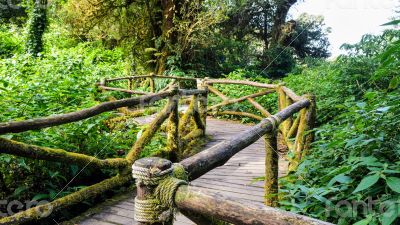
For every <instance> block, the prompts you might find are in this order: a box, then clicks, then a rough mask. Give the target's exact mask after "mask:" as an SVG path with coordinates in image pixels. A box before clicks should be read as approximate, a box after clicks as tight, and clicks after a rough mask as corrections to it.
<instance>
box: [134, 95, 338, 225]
mask: <svg viewBox="0 0 400 225" xmlns="http://www.w3.org/2000/svg"><path fill="white" fill-rule="evenodd" d="M310 106H311V101H310V100H308V99H301V100H299V101H297V102H295V103H293V104H292V105H290V106H288V107H286V108H285V109H282V110H281V111H280V112H278V113H277V114H275V115H272V116H270V117H268V118H266V119H263V120H261V122H260V123H259V124H257V125H255V126H253V127H252V128H250V129H248V130H246V131H244V132H242V133H239V134H237V135H236V136H235V137H232V138H231V139H229V140H226V141H224V142H222V143H219V144H217V145H215V146H213V147H211V148H209V149H207V150H204V151H202V152H200V153H198V154H196V155H194V156H192V157H189V158H187V159H184V160H183V161H181V162H180V163H177V164H172V163H171V162H170V161H169V160H166V159H162V158H143V159H139V160H137V161H136V162H135V163H134V165H133V166H132V174H133V177H134V178H135V179H136V186H137V193H136V198H135V215H134V217H135V220H136V221H137V224H140V225H150V224H153V225H154V224H156V225H159V224H167V225H169V224H173V219H174V212H175V211H176V210H179V211H180V212H181V213H182V214H184V215H185V216H186V217H188V218H189V219H191V220H192V221H193V222H195V223H196V224H201V225H203V224H216V223H215V222H216V220H220V221H223V222H228V223H232V224H249V225H250V224H282V225H283V224H291V225H306V224H307V225H310V224H311V225H328V224H330V223H326V222H323V221H319V220H316V219H312V218H309V217H305V216H301V215H297V214H294V213H290V212H286V211H283V210H280V209H277V208H272V207H270V206H265V205H263V204H257V203H251V202H249V201H243V200H240V199H237V198H232V197H227V196H224V195H223V194H215V193H212V192H208V191H205V190H203V189H199V188H196V187H193V186H191V185H189V184H188V182H190V181H192V180H195V179H197V178H198V177H200V176H202V175H204V174H205V173H207V172H208V171H211V170H212V169H214V168H216V167H218V166H221V165H223V164H224V163H226V162H227V161H228V160H229V159H230V158H231V157H232V156H234V155H235V154H236V153H238V152H240V151H241V150H243V149H244V148H246V147H247V146H249V145H251V144H253V143H254V142H255V141H256V140H258V139H259V138H260V137H261V136H265V138H266V140H271V141H270V143H269V147H267V155H268V152H270V150H271V149H273V148H276V131H277V129H278V127H279V125H280V124H281V123H282V121H285V120H287V119H288V118H290V117H291V116H292V115H293V114H294V113H296V112H299V111H301V110H302V109H305V108H308V107H310ZM272 139H273V140H275V141H273V140H272ZM272 143H274V144H272ZM267 145H268V144H267ZM268 163H271V164H272V165H273V167H271V165H266V166H267V168H269V169H271V172H273V173H277V171H278V168H277V167H276V162H269V161H267V164H268ZM267 170H268V169H267ZM266 172H270V171H266ZM275 181H276V180H274V181H272V180H266V183H267V184H268V185H270V184H271V185H272V184H273V185H277V183H276V182H275ZM275 187H276V188H277V186H275ZM220 221H219V222H218V223H217V224H221V223H220Z"/></svg>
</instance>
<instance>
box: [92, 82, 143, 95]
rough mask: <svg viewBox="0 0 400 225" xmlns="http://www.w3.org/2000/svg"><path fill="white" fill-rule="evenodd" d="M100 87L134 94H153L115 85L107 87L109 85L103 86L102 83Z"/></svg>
mask: <svg viewBox="0 0 400 225" xmlns="http://www.w3.org/2000/svg"><path fill="white" fill-rule="evenodd" d="M129 85H130V84H129ZM98 87H99V88H100V89H103V90H107V91H119V92H124V93H128V94H134V95H148V94H151V93H149V92H144V91H133V90H128V89H123V88H114V87H107V86H102V85H100V86H98Z"/></svg>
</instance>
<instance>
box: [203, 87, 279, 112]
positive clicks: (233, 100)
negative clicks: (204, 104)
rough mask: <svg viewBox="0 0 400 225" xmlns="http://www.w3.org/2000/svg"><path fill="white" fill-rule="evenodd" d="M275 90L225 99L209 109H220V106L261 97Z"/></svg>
mask: <svg viewBox="0 0 400 225" xmlns="http://www.w3.org/2000/svg"><path fill="white" fill-rule="evenodd" d="M274 92H275V90H266V91H260V92H258V93H254V94H251V95H247V96H243V97H240V98H237V99H230V100H226V101H223V102H221V103H219V104H217V105H214V106H211V107H209V109H208V110H210V111H212V110H214V109H218V108H221V107H223V106H226V105H230V104H234V103H238V102H243V101H246V100H247V99H248V98H256V97H260V96H263V95H266V94H270V93H274Z"/></svg>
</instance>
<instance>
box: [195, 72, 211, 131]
mask: <svg viewBox="0 0 400 225" xmlns="http://www.w3.org/2000/svg"><path fill="white" fill-rule="evenodd" d="M206 80H207V77H206V78H204V80H200V79H197V80H196V81H197V89H199V90H206V91H207V93H206V94H202V95H199V98H198V99H199V107H198V110H199V114H200V117H201V119H202V121H203V124H204V130H203V132H204V134H203V135H205V134H206V129H207V105H208V87H207V84H206V82H205V81H206Z"/></svg>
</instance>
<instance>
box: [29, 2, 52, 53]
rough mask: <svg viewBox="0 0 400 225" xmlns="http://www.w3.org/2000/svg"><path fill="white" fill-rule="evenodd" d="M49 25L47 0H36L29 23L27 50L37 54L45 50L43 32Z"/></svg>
mask: <svg viewBox="0 0 400 225" xmlns="http://www.w3.org/2000/svg"><path fill="white" fill-rule="evenodd" d="M46 27H47V0H36V1H35V3H34V7H33V11H32V14H31V16H30V19H29V24H28V37H27V44H26V47H27V52H28V53H30V54H32V55H33V56H37V55H38V54H39V53H40V52H42V51H43V34H44V32H45V31H46Z"/></svg>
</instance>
